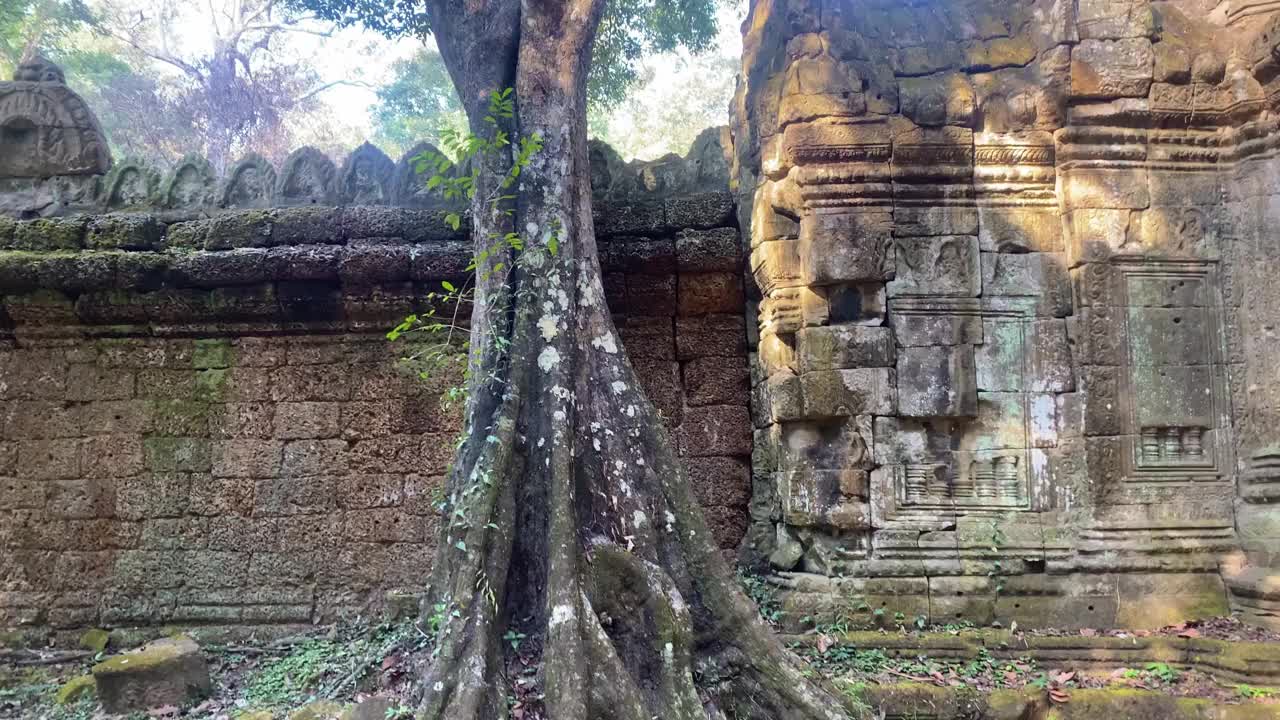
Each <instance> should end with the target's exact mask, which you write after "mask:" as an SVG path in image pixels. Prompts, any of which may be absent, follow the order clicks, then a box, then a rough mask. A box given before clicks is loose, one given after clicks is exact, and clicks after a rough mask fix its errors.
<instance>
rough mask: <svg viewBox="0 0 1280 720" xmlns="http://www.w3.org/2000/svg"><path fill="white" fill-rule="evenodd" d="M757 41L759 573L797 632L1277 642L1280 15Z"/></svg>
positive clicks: (862, 18) (812, 27) (1105, 0)
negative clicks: (1188, 627)
mask: <svg viewBox="0 0 1280 720" xmlns="http://www.w3.org/2000/svg"><path fill="white" fill-rule="evenodd" d="M746 27H747V28H748V30H747V35H746V43H745V53H744V63H743V82H742V83H741V85H740V91H739V95H738V99H737V102H736V107H735V121H734V122H735V126H734V133H735V150H736V153H737V167H736V175H737V181H738V184H739V188H740V190H741V191H742V193H743V199H742V201H741V202H740V212H741V213H743V215H744V218H746V217H749V219H750V227H751V242H750V244H751V267H752V270H753V273H754V276H755V280H756V288H754V292H755V293H756V294H757V296H758V297H759V298H760V300H759V328H760V340H759V344H758V347H757V348H756V350H757V352H756V356H755V357H756V361H755V363H754V366H755V372H756V379H755V381H754V383H755V394H756V396H757V399H758V407H759V408H760V412H758V413H756V417H755V421H756V428H757V429H756V432H755V449H756V460H755V463H754V471H755V477H756V481H755V488H756V492H755V496H754V500H753V504H752V509H753V515H752V518H753V523H752V528H751V531H750V533H749V538H750V543H749V544H748V547H747V548H746V555H747V558H748V559H749V560H750V561H752V562H755V563H757V564H759V565H760V566H763V567H771V568H772V569H773V570H774V571H777V572H782V573H784V575H786V576H787V577H788V578H790V579H791V580H792V583H791V584H792V585H793V586H794V587H795V588H796V591H795V592H793V593H792V594H791V597H790V598H789V601H790V602H791V603H792V604H793V606H794V607H795V608H796V609H797V614H799V613H800V612H803V611H804V610H805V609H806V608H807V609H812V608H813V607H814V606H818V607H821V608H823V609H825V610H826V611H828V612H830V613H836V614H840V613H846V614H849V615H853V616H857V615H859V614H860V613H869V612H870V610H871V609H872V608H876V607H879V608H890V609H893V610H896V611H898V612H903V613H904V614H905V615H906V616H907V617H912V616H916V615H920V616H923V617H925V618H927V619H929V620H931V621H934V622H952V621H956V620H968V621H971V622H975V623H977V624H987V623H990V622H992V621H999V622H1002V623H1004V624H1006V625H1007V624H1009V623H1011V622H1014V621H1016V622H1017V623H1018V624H1019V625H1021V626H1024V627H1026V626H1036V625H1045V624H1053V625H1065V626H1083V627H1106V626H1128V627H1146V626H1151V625H1158V624H1162V623H1166V622H1175V621H1178V620H1185V619H1187V618H1190V617H1195V616H1201V615H1206V614H1215V613H1222V612H1226V611H1227V610H1228V602H1229V601H1230V602H1231V603H1232V604H1233V605H1234V607H1235V608H1236V609H1237V610H1240V611H1242V612H1243V613H1244V614H1245V615H1246V616H1249V617H1252V618H1253V619H1256V620H1260V621H1263V622H1268V623H1271V624H1275V623H1276V622H1277V620H1276V616H1275V614H1274V612H1273V611H1274V610H1275V609H1277V608H1280V605H1277V604H1276V600H1280V595H1277V586H1278V583H1277V580H1276V579H1275V578H1276V577H1277V574H1278V573H1280V567H1278V564H1277V559H1276V558H1277V555H1276V548H1277V547H1280V546H1278V545H1277V540H1278V539H1280V533H1278V532H1277V531H1276V528H1277V526H1278V521H1280V510H1277V509H1276V508H1275V506H1274V503H1275V502H1276V500H1277V494H1278V493H1277V492H1276V490H1275V488H1276V487H1277V486H1276V484H1275V483H1276V482H1277V479H1278V477H1277V476H1280V453H1278V448H1277V447H1276V445H1275V443H1276V442H1277V440H1280V431H1278V430H1277V424H1276V419H1277V416H1276V408H1277V407H1280V404H1278V403H1277V402H1276V400H1275V394H1276V392H1278V391H1280V381H1278V380H1277V377H1276V373H1275V368H1276V367H1277V365H1278V364H1280V354H1278V352H1280V347H1277V346H1276V332H1275V323H1276V321H1277V318H1278V317H1280V314H1278V313H1280V306H1278V305H1277V295H1276V293H1275V290H1274V281H1273V280H1272V278H1274V277H1275V276H1276V274H1277V272H1278V271H1280V260H1277V257H1278V254H1277V244H1276V239H1275V235H1274V233H1273V232H1271V231H1270V227H1273V226H1274V225H1273V223H1274V222H1275V220H1276V219H1277V218H1275V217H1274V215H1275V212H1276V211H1275V210H1274V209H1273V208H1274V207H1275V203H1274V202H1272V198H1273V197H1275V193H1276V192H1277V187H1280V186H1278V185H1277V176H1276V175H1275V174H1274V173H1275V171H1276V168H1277V166H1276V164H1275V160H1274V156H1275V148H1276V145H1277V142H1276V140H1275V139H1274V138H1275V137H1276V133H1275V127H1276V126H1275V120H1274V119H1273V115H1272V113H1273V104H1274V99H1275V98H1276V97H1277V94H1276V91H1277V89H1280V86H1278V85H1277V82H1278V80H1277V78H1278V76H1280V66H1278V65H1277V60H1276V58H1277V57H1278V56H1277V52H1276V51H1277V48H1276V45H1275V43H1274V42H1273V38H1276V37H1277V34H1276V31H1277V28H1280V15H1278V14H1277V13H1276V8H1275V7H1274V3H1236V2H1232V3H1221V4H1217V3H1211V2H1196V1H1194V0H1186V1H1171V2H1147V1H1146V0H1078V1H1074V0H1072V1H1068V0H1035V1H1034V2H1025V3H996V2H987V0H966V1H961V2H930V1H924V0H921V1H920V2H907V3H901V2H880V1H879V0H875V1H873V2H866V3H859V4H858V5H857V6H856V7H854V6H850V5H847V4H839V3H826V2H817V1H813V2H810V1H808V0H793V1H791V2H787V1H786V0H778V1H776V2H773V1H770V0H763V1H760V2H756V3H755V4H754V5H753V7H752V12H751V17H750V18H749V20H748V23H747V25H746ZM1223 578H1225V579H1226V584H1225V585H1224V582H1223ZM1228 589H1229V590H1230V592H1228ZM868 619H869V618H868Z"/></svg>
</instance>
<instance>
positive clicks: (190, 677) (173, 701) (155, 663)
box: [92, 636, 212, 714]
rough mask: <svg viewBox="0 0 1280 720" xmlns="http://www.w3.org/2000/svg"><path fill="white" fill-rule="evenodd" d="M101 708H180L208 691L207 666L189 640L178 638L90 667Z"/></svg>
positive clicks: (119, 710) (117, 710)
mask: <svg viewBox="0 0 1280 720" xmlns="http://www.w3.org/2000/svg"><path fill="white" fill-rule="evenodd" d="M92 672H93V678H94V681H95V682H96V684H97V687H98V696H99V698H101V700H102V705H103V707H104V708H105V709H106V710H107V712H110V713H121V714H123V713H130V712H136V711H142V710H147V709H148V708H153V707H160V706H163V705H173V706H178V705H183V704H186V703H188V702H190V701H192V700H197V699H199V698H201V697H203V696H204V695H206V694H208V693H209V691H210V690H211V689H212V686H211V683H210V680H209V665H208V663H207V662H206V661H205V659H204V656H203V655H202V654H201V653H200V648H199V646H197V645H196V644H195V642H194V641H192V640H191V639H190V638H188V637H185V636H178V637H173V638H165V639H162V640H157V641H155V642H152V643H149V644H147V645H146V646H144V647H143V648H141V649H140V650H137V651H135V652H130V653H124V654H122V655H116V656H115V657H112V658H109V659H107V660H104V661H103V662H101V663H98V664H97V665H95V666H93V671H92Z"/></svg>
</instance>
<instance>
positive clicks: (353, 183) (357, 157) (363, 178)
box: [338, 143, 396, 205]
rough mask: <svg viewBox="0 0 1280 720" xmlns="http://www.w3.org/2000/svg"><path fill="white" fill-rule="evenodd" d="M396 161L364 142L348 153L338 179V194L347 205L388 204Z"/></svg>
mask: <svg viewBox="0 0 1280 720" xmlns="http://www.w3.org/2000/svg"><path fill="white" fill-rule="evenodd" d="M395 170H396V164H395V163H393V162H391V158H389V157H387V154H386V153H384V152H382V151H381V150H379V149H378V148H377V147H375V146H373V145H370V144H369V143H365V144H363V145H361V146H360V147H358V148H356V149H355V150H353V151H352V152H351V154H350V155H348V156H347V161H346V162H345V163H343V165H342V175H341V177H340V178H339V181H338V197H339V199H340V200H341V201H342V202H343V203H344V204H347V205H389V204H390V203H391V184H392V177H393V176H394V175H395Z"/></svg>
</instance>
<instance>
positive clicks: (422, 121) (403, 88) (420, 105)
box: [370, 46, 467, 156]
mask: <svg viewBox="0 0 1280 720" xmlns="http://www.w3.org/2000/svg"><path fill="white" fill-rule="evenodd" d="M377 95H378V103H377V104H376V105H374V106H373V107H371V108H370V112H371V115H372V118H371V119H372V120H373V127H374V140H375V141H376V142H377V143H378V144H379V145H381V146H382V149H383V150H386V151H387V152H388V153H390V154H392V156H396V155H400V154H402V153H404V152H406V151H408V150H409V148H411V147H413V146H414V145H415V144H416V143H418V142H419V141H421V140H432V141H437V142H438V141H439V139H440V137H441V136H442V135H443V133H444V131H445V130H446V129H447V128H448V129H453V130H456V131H460V132H465V130H466V125H467V120H466V114H465V113H463V111H462V103H461V102H460V101H459V100H458V93H457V92H455V91H454V89H453V81H451V80H450V79H449V71H448V69H446V68H445V66H444V59H443V58H441V57H440V53H439V52H437V51H436V50H435V49H434V48H432V47H425V46H424V47H422V48H421V49H419V50H418V51H417V52H416V53H414V55H413V57H411V58H407V59H404V60H397V61H396V62H394V63H392V65H391V81H390V82H388V83H387V84H386V85H383V86H382V87H380V88H378V90H377Z"/></svg>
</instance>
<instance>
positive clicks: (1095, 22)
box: [1076, 0, 1156, 40]
mask: <svg viewBox="0 0 1280 720" xmlns="http://www.w3.org/2000/svg"><path fill="white" fill-rule="evenodd" d="M1076 25H1077V27H1078V28H1079V31H1080V37H1081V38H1082V39H1098V40H1118V39H1123V38H1151V37H1154V36H1155V35H1156V21H1155V16H1154V14H1153V13H1152V11H1151V5H1150V3H1149V2H1146V1H1145V0H1081V1H1080V3H1079V5H1078V7H1077V9H1076Z"/></svg>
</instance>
